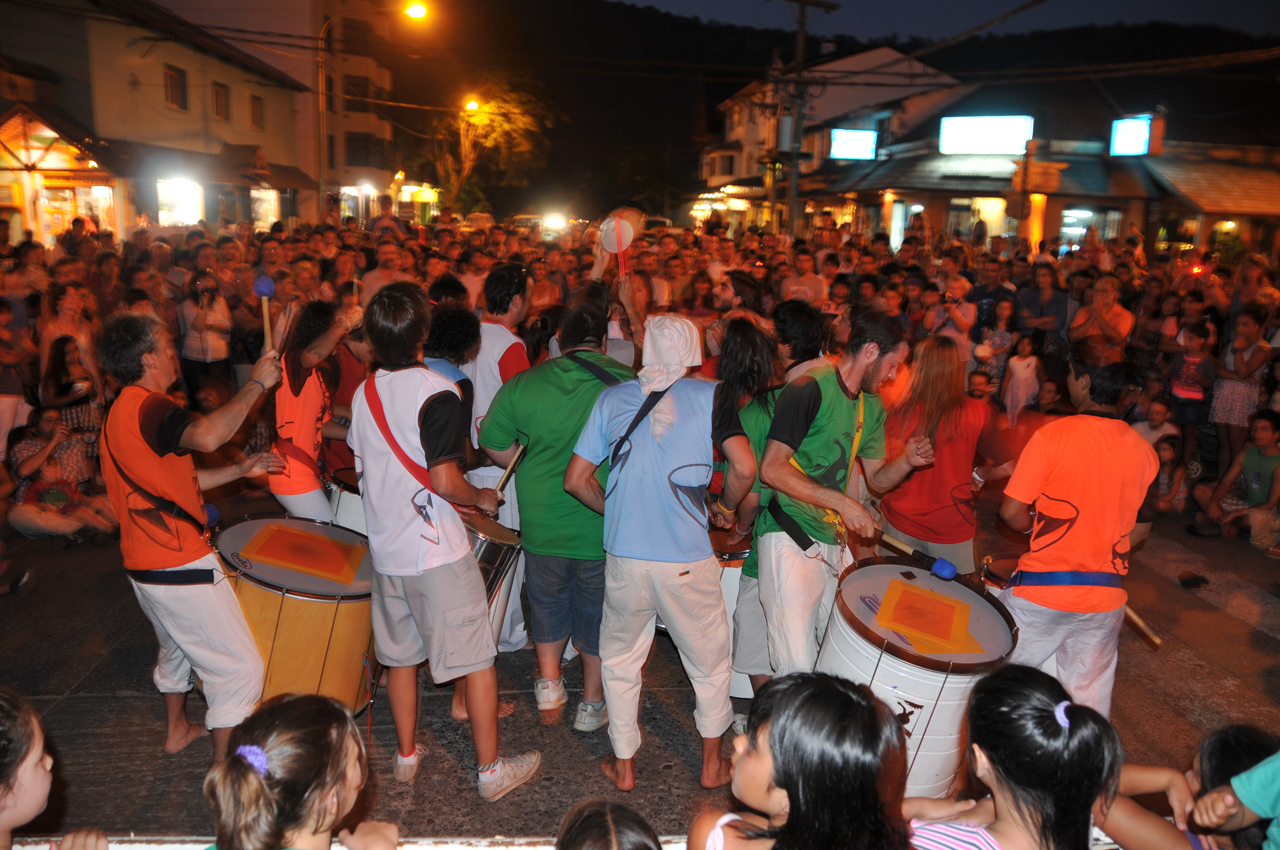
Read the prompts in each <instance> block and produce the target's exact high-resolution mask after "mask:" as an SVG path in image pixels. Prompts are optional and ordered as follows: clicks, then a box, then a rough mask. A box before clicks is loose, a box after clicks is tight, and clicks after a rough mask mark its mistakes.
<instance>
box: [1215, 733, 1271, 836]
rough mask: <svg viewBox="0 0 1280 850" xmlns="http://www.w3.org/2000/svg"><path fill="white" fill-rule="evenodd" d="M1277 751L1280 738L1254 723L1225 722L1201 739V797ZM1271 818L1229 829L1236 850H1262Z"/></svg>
mask: <svg viewBox="0 0 1280 850" xmlns="http://www.w3.org/2000/svg"><path fill="white" fill-rule="evenodd" d="M1278 751H1280V738H1277V737H1276V736H1275V735H1272V734H1271V733H1270V732H1264V731H1263V730H1261V729H1259V728H1257V727H1256V726H1245V725H1238V726H1225V727H1223V728H1222V729H1218V730H1217V731H1215V732H1212V733H1210V735H1209V736H1208V737H1207V738H1205V739H1204V740H1203V741H1201V742H1200V793H1199V795H1198V796H1200V797H1203V796H1204V795H1205V794H1207V793H1209V792H1210V791H1212V790H1213V789H1215V788H1220V787H1221V786H1223V785H1226V784H1227V783H1229V782H1230V781H1231V777H1233V776H1236V775H1238V774H1241V773H1244V772H1245V771H1246V770H1248V769H1250V768H1251V767H1254V766H1255V765H1257V764H1258V762H1260V761H1262V760H1263V759H1266V758H1269V757H1270V756H1272V755H1274V754H1275V753H1276V752H1278ZM1270 825H1271V821H1270V820H1260V821H1258V822H1257V823H1255V824H1253V825H1252V826H1247V827H1245V828H1244V829H1241V830H1239V831H1237V832H1233V833H1231V844H1232V846H1233V847H1234V848H1235V850H1261V848H1262V843H1263V840H1264V839H1265V838H1266V835H1267V828H1268V827H1269V826H1270Z"/></svg>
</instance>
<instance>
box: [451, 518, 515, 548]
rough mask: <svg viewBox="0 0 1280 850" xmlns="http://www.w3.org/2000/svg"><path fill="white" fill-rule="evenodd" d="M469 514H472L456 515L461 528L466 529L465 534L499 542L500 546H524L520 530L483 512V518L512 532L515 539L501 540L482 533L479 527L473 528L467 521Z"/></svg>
mask: <svg viewBox="0 0 1280 850" xmlns="http://www.w3.org/2000/svg"><path fill="white" fill-rule="evenodd" d="M470 516H472V514H459V515H458V517H459V519H461V520H462V527H463V528H465V529H466V530H467V534H474V535H475V536H476V537H479V538H480V539H481V540H490V541H492V542H494V543H497V544H499V545H500V546H519V547H520V548H521V549H523V548H524V544H523V543H522V542H521V537H520V532H519V531H517V530H516V529H514V528H507V527H506V526H505V525H502V523H500V522H498V520H497V519H495V518H494V517H491V516H489V515H488V514H484V518H485V519H487V520H489V521H490V522H494V523H497V524H498V525H499V526H501V527H502V528H504V529H506V530H507V531H510V532H511V533H512V534H514V535H515V536H516V539H515V540H514V541H509V540H501V539H499V538H497V537H494V536H493V535H492V534H485V533H484V532H483V531H481V530H480V529H478V528H475V527H474V526H472V525H471V523H469V522H467V519H468V517H470Z"/></svg>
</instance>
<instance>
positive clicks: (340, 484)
mask: <svg viewBox="0 0 1280 850" xmlns="http://www.w3.org/2000/svg"><path fill="white" fill-rule="evenodd" d="M348 469H349V470H351V472H352V473H353V474H354V473H355V471H356V468H355V467H354V466H344V467H342V468H341V469H335V470H334V471H333V473H332V474H331V475H330V476H329V483H330V484H332V485H333V486H334V487H337V488H338V489H339V490H341V491H342V492H344V493H350V494H351V495H353V496H359V495H360V482H359V481H357V482H356V483H355V484H347V483H346V482H345V481H343V480H342V479H341V478H339V477H338V473H339V472H346V471H347V470H348ZM352 487H354V488H355V489H354V490H353V489H351V488H352Z"/></svg>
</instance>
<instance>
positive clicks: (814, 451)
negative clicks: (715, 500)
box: [756, 310, 933, 676]
mask: <svg viewBox="0 0 1280 850" xmlns="http://www.w3.org/2000/svg"><path fill="white" fill-rule="evenodd" d="M906 358H907V344H906V342H904V341H903V340H902V339H901V338H900V337H899V336H898V335H897V334H896V333H894V331H893V330H892V328H891V327H890V325H889V323H888V321H887V320H886V319H885V317H884V315H883V314H882V313H879V312H878V311H872V310H868V311H865V312H864V313H863V314H862V315H861V316H859V317H858V319H857V322H856V324H855V325H854V327H853V329H852V331H851V332H850V335H849V344H848V345H847V346H846V347H845V352H844V354H843V355H842V356H841V358H840V361H839V363H838V364H836V365H832V364H830V363H825V364H821V365H819V366H817V367H816V368H814V369H812V370H810V371H808V372H806V373H805V374H803V375H801V376H800V377H799V378H796V379H795V380H793V381H792V382H791V383H789V384H787V386H786V387H785V388H784V389H783V391H782V393H781V394H780V395H779V396H778V402H777V405H776V407H775V411H774V416H773V424H772V425H771V426H770V428H769V437H768V442H767V443H766V445H765V450H764V457H763V459H762V460H761V463H760V480H761V482H762V483H763V484H764V485H765V486H768V487H772V488H773V489H774V490H775V491H776V492H777V497H776V498H775V499H774V500H773V502H771V503H770V505H769V510H768V511H767V512H765V513H764V514H763V515H762V516H761V517H760V518H759V519H757V520H756V521H757V522H758V523H762V525H761V526H760V527H759V528H758V529H757V533H758V535H759V539H760V602H761V604H762V605H763V606H764V610H765V622H766V623H767V625H768V629H769V660H770V662H771V663H772V664H773V668H774V670H775V672H776V675H778V676H785V675H786V674H788V673H797V672H808V671H811V670H813V665H814V663H815V662H816V661H817V659H818V642H819V641H820V640H821V638H822V635H823V633H824V631H825V630H826V627H827V617H828V615H829V614H830V613H831V605H832V603H833V602H834V601H835V592H836V583H837V578H838V576H839V575H840V573H841V572H842V571H843V570H844V568H845V567H846V566H847V565H848V564H849V563H850V562H851V557H850V555H849V554H848V550H847V549H846V533H849V534H854V535H857V536H859V537H871V536H872V535H873V534H875V530H876V524H875V520H874V519H873V518H872V516H871V514H870V513H869V512H868V511H867V509H866V508H864V507H863V506H862V504H861V502H859V501H858V496H859V491H858V486H857V483H856V471H855V470H856V467H855V465H854V461H855V458H859V457H860V458H862V469H863V473H864V474H865V476H866V479H867V484H868V486H870V487H871V488H872V489H873V490H875V491H877V492H880V493H885V492H888V491H889V490H892V489H893V488H894V487H896V486H897V485H898V484H899V483H900V482H901V481H902V480H903V479H904V478H906V476H907V474H908V473H909V472H911V470H912V469H915V468H917V467H921V466H926V465H928V464H930V463H932V462H933V444H932V442H930V440H929V438H928V437H921V436H912V437H911V438H910V439H908V440H906V441H905V443H904V446H903V451H902V454H901V455H899V456H898V458H897V459H895V460H894V461H893V462H892V463H886V462H885V442H884V422H885V409H884V403H883V402H882V401H881V400H880V397H879V396H877V395H875V393H877V392H878V391H879V389H880V385H881V383H883V382H884V381H886V380H892V379H893V377H894V376H895V375H896V374H897V372H898V367H899V366H901V365H902V363H903V361H904V360H906ZM850 542H852V541H850Z"/></svg>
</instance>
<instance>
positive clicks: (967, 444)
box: [880, 398, 1012, 543]
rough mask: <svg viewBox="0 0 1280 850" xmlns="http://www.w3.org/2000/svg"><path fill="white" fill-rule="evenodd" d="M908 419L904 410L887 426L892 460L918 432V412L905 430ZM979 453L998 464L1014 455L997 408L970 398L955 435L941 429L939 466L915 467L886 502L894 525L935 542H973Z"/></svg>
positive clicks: (937, 453)
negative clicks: (975, 461)
mask: <svg viewBox="0 0 1280 850" xmlns="http://www.w3.org/2000/svg"><path fill="white" fill-rule="evenodd" d="M902 421H903V420H902V418H901V414H900V413H897V412H895V413H894V414H893V415H892V416H891V417H890V418H889V423H888V424H887V425H886V426H885V429H884V433H885V444H886V446H887V447H888V456H889V458H890V459H893V458H896V457H898V456H899V455H901V454H902V452H903V450H904V446H905V444H906V438H907V437H909V436H911V435H912V434H914V433H915V428H916V425H915V417H914V416H912V417H911V418H910V419H908V420H907V428H906V429H905V430H904V429H903V428H902V424H901V423H902ZM975 452H977V453H979V454H981V455H982V456H983V457H985V458H986V459H987V460H988V461H989V462H990V463H991V465H992V466H1000V465H1002V464H1005V463H1007V462H1008V461H1009V460H1010V459H1011V458H1012V455H1011V454H1010V453H1009V448H1008V446H1006V445H1005V442H1004V440H1003V439H1002V438H1001V436H1000V429H999V427H998V426H997V425H996V417H995V409H994V408H993V407H992V406H991V405H989V404H984V403H983V402H980V401H978V400H977V399H972V398H966V399H965V400H964V402H963V406H962V407H961V412H960V419H959V422H958V423H957V426H956V429H955V433H954V434H947V435H945V436H944V435H943V434H941V433H939V435H938V438H937V439H936V440H934V441H933V453H934V462H933V464H932V465H930V466H924V467H921V468H919V469H916V470H914V471H912V473H911V474H910V475H908V476H907V479H906V480H905V481H903V482H902V484H900V485H898V487H896V488H895V489H894V490H892V491H890V492H889V493H888V495H886V496H885V497H884V499H883V500H882V501H881V502H880V508H881V510H883V511H884V515H885V517H886V518H887V519H888V520H889V522H891V523H893V527H894V528H896V529H898V530H900V531H902V532H903V533H905V534H910V535H911V536H912V537H915V538H916V539H918V540H925V541H928V542H930V543H963V542H964V541H966V540H972V539H973V537H974V534H975V533H976V530H977V527H978V524H977V519H976V517H975V514H974V511H975V508H976V504H977V500H976V499H975V498H974V494H973V456H974V453H975Z"/></svg>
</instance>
